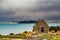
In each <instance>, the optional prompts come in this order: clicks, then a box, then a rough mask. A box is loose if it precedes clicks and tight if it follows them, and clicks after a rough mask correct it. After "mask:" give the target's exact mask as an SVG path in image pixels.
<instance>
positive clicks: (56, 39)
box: [0, 35, 60, 40]
mask: <svg viewBox="0 0 60 40" xmlns="http://www.w3.org/2000/svg"><path fill="white" fill-rule="evenodd" d="M0 38H25V37H24V36H16V35H15V36H0ZM40 38H41V39H48V40H60V36H59V35H58V36H57V35H56V36H51V35H49V36H40Z"/></svg>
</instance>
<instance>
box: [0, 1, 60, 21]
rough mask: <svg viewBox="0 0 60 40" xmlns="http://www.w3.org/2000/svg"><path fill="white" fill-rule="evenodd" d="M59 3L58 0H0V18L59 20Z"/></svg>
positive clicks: (6, 19)
mask: <svg viewBox="0 0 60 40" xmlns="http://www.w3.org/2000/svg"><path fill="white" fill-rule="evenodd" d="M59 4H60V1H59V0H0V20H2V21H13V20H17V21H19V20H36V19H39V18H44V19H48V20H60V18H59V17H60V5H59ZM4 19H5V20H4Z"/></svg>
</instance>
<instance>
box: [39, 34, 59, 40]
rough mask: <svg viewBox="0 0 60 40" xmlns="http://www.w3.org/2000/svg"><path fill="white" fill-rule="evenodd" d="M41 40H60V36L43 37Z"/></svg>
mask: <svg viewBox="0 0 60 40" xmlns="http://www.w3.org/2000/svg"><path fill="white" fill-rule="evenodd" d="M40 38H41V39H48V40H60V36H51V35H49V36H41V37H40Z"/></svg>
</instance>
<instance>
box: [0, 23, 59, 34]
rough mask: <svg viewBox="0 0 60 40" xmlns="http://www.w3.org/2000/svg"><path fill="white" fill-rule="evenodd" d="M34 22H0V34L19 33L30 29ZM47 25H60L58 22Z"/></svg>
mask: <svg viewBox="0 0 60 40" xmlns="http://www.w3.org/2000/svg"><path fill="white" fill-rule="evenodd" d="M33 25H34V23H21V24H0V34H3V35H6V34H9V33H21V32H23V31H26V30H28V31H32V29H33ZM48 25H49V26H60V23H48Z"/></svg>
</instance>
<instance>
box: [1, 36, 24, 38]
mask: <svg viewBox="0 0 60 40" xmlns="http://www.w3.org/2000/svg"><path fill="white" fill-rule="evenodd" d="M0 38H24V36H0Z"/></svg>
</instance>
